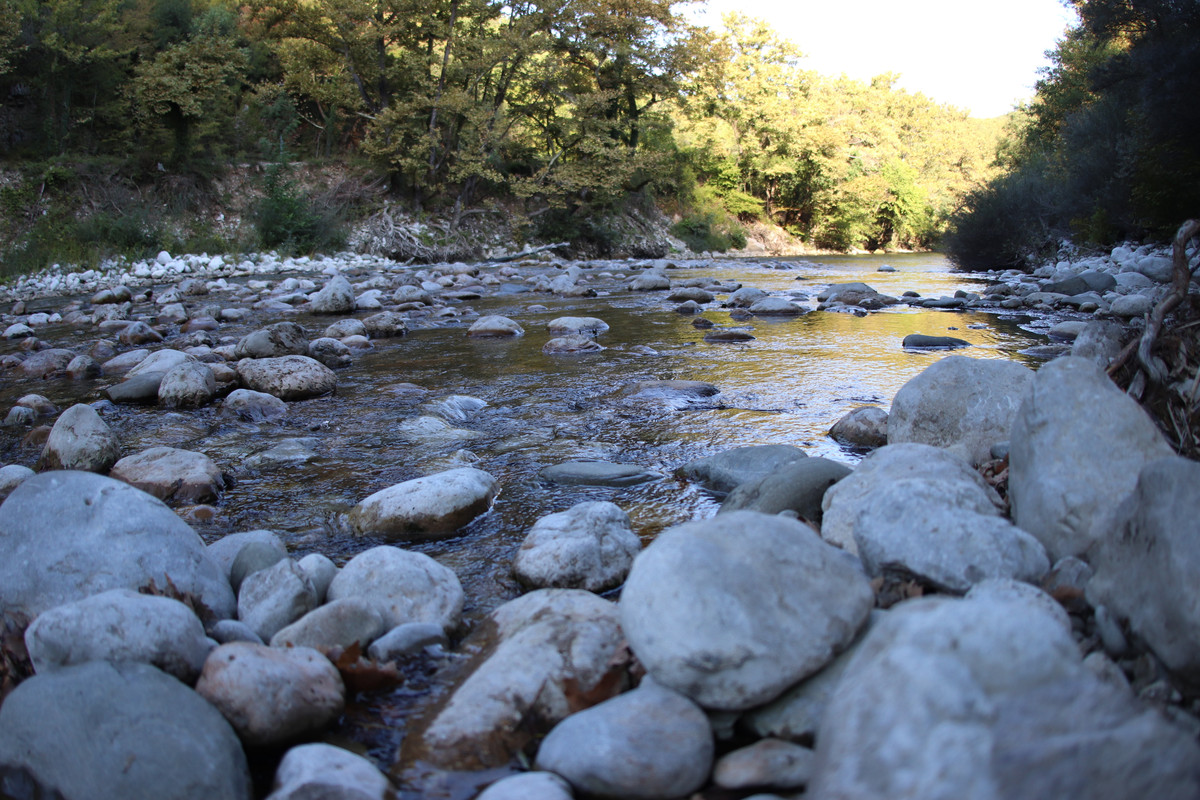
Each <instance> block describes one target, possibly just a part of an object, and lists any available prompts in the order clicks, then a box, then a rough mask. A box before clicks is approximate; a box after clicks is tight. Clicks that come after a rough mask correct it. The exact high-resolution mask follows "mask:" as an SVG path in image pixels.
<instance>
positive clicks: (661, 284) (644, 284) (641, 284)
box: [628, 272, 671, 292]
mask: <svg viewBox="0 0 1200 800" xmlns="http://www.w3.org/2000/svg"><path fill="white" fill-rule="evenodd" d="M628 286H629V288H630V289H631V290H632V291H635V292H657V291H661V290H663V289H670V288H671V279H670V278H668V277H667V276H666V275H663V274H662V273H661V272H644V273H642V274H641V275H638V276H637V277H636V278H634V279H633V280H631V281H630V282H629V284H628Z"/></svg>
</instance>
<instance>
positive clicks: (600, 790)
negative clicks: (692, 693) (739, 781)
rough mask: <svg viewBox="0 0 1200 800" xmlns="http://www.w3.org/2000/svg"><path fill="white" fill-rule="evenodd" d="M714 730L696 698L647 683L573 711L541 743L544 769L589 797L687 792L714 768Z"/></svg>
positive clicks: (648, 799)
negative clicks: (689, 698) (591, 705)
mask: <svg viewBox="0 0 1200 800" xmlns="http://www.w3.org/2000/svg"><path fill="white" fill-rule="evenodd" d="M712 761H713V737H712V729H711V728H710V727H709V724H708V717H706V716H705V715H704V712H703V711H701V710H700V709H699V708H698V707H697V706H696V705H695V704H694V703H693V702H692V701H690V700H688V699H687V698H686V697H684V696H683V695H680V694H678V693H676V692H673V691H671V690H670V689H666V688H663V687H661V686H655V685H653V684H649V685H644V686H642V687H639V688H637V689H635V690H633V691H632V692H627V693H625V694H622V695H618V696H617V697H614V698H612V699H611V700H606V701H604V702H603V703H600V704H599V705H596V706H593V707H591V708H588V709H585V710H583V711H580V712H579V713H577V714H572V715H571V716H569V717H567V718H566V719H565V720H563V721H562V722H560V723H559V724H558V725H556V726H555V727H554V729H553V730H551V731H550V733H549V734H548V735H547V736H546V738H545V739H544V740H542V743H541V746H540V747H539V748H538V754H537V761H536V762H535V765H536V767H537V768H538V769H544V770H547V771H549V772H553V773H554V774H556V775H560V776H562V777H563V778H566V780H567V782H568V783H570V784H571V785H572V786H573V787H575V788H576V789H577V790H579V791H580V792H581V793H583V794H585V795H587V796H589V797H604V798H644V800H657V798H663V797H687V796H688V795H690V794H691V793H692V792H694V791H696V790H697V789H699V788H701V787H702V786H703V785H704V784H705V783H706V782H707V780H708V773H709V771H710V770H711V769H712Z"/></svg>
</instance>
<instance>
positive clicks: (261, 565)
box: [229, 542, 307, 593]
mask: <svg viewBox="0 0 1200 800" xmlns="http://www.w3.org/2000/svg"><path fill="white" fill-rule="evenodd" d="M285 560H287V551H286V550H283V549H282V548H281V547H279V546H277V545H276V544H275V543H274V542H247V543H246V546H245V547H243V548H241V549H240V550H239V551H238V554H237V558H235V559H233V564H232V565H230V567H229V585H230V586H232V587H233V591H234V592H235V593H236V592H240V591H241V588H242V583H244V582H245V580H246V578H249V577H250V576H251V575H253V574H254V573H256V572H258V571H259V570H264V569H267V568H268V567H273V566H275V565H276V564H278V563H279V562H280V561H285ZM306 574H307V573H306Z"/></svg>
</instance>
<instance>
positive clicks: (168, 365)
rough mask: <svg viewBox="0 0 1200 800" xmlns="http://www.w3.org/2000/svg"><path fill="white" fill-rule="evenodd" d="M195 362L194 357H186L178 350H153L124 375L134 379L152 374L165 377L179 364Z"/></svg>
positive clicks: (186, 355)
mask: <svg viewBox="0 0 1200 800" xmlns="http://www.w3.org/2000/svg"><path fill="white" fill-rule="evenodd" d="M195 361H196V357H195V356H191V355H188V354H187V353H184V352H182V351H179V350H172V349H170V348H167V349H164V350H155V351H153V352H152V353H150V354H149V355H147V356H146V357H145V358H143V359H142V360H141V361H138V362H137V363H136V364H135V365H134V366H133V367H132V368H131V369H130V370H129V372H127V373H126V377H128V378H136V377H137V376H138V375H146V374H149V373H153V372H161V373H163V374H164V375H165V374H166V373H167V372H168V371H170V370H171V369H174V368H175V367H177V366H179V365H180V364H187V363H194V362H195Z"/></svg>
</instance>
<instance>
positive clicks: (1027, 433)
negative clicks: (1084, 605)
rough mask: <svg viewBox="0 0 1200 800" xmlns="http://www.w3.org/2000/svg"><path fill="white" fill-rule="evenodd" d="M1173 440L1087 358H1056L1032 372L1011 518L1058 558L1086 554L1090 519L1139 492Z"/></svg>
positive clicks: (1016, 437)
mask: <svg viewBox="0 0 1200 800" xmlns="http://www.w3.org/2000/svg"><path fill="white" fill-rule="evenodd" d="M1170 455H1172V450H1171V447H1170V445H1168V444H1167V442H1166V439H1164V438H1163V435H1162V434H1161V433H1160V432H1159V431H1158V428H1156V427H1155V425H1154V422H1153V421H1152V420H1151V419H1150V417H1149V416H1148V415H1147V414H1146V412H1145V411H1143V410H1142V408H1141V406H1139V405H1138V404H1137V402H1136V401H1135V400H1133V399H1132V398H1131V397H1129V396H1128V395H1127V394H1125V393H1124V392H1122V391H1121V390H1120V389H1118V388H1117V386H1116V385H1115V384H1114V383H1113V382H1112V381H1111V380H1109V378H1108V376H1107V375H1106V374H1105V373H1104V370H1102V369H1101V368H1100V367H1099V366H1097V365H1096V364H1095V363H1094V362H1092V361H1088V360H1086V359H1082V358H1076V357H1066V358H1059V359H1055V360H1054V361H1051V362H1050V363H1049V364H1047V365H1045V366H1044V367H1042V368H1041V369H1040V370H1039V371H1038V373H1037V376H1036V377H1035V378H1034V381H1033V383H1032V386H1031V389H1030V392H1029V394H1028V395H1027V396H1026V398H1025V400H1024V402H1022V403H1021V407H1020V410H1019V411H1018V412H1017V416H1016V419H1015V420H1014V422H1013V427H1012V439H1011V445H1010V450H1009V478H1008V495H1009V501H1010V502H1011V503H1012V517H1013V521H1014V522H1016V524H1017V525H1019V526H1020V527H1021V528H1023V529H1024V530H1026V531H1028V532H1029V533H1031V534H1033V535H1034V536H1036V537H1037V538H1038V539H1039V540H1040V541H1041V542H1042V544H1043V545H1045V547H1046V551H1047V552H1048V553H1049V555H1050V558H1051V560H1052V561H1057V560H1058V559H1060V558H1063V557H1065V556H1077V555H1081V554H1082V553H1083V552H1084V551H1086V550H1087V548H1088V547H1089V546H1090V545H1091V544H1092V541H1093V539H1092V524H1093V522H1094V521H1095V520H1096V519H1097V518H1098V517H1100V516H1102V515H1103V514H1105V513H1107V512H1109V511H1111V510H1112V509H1114V508H1115V507H1116V506H1117V504H1118V503H1120V502H1121V500H1123V499H1124V498H1125V496H1126V495H1127V494H1129V493H1130V492H1131V491H1133V488H1134V485H1135V484H1136V482H1137V476H1138V473H1139V472H1141V469H1142V467H1143V466H1145V465H1146V464H1148V463H1149V462H1151V461H1153V460H1155V459H1159V458H1166V457H1168V456H1170Z"/></svg>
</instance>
